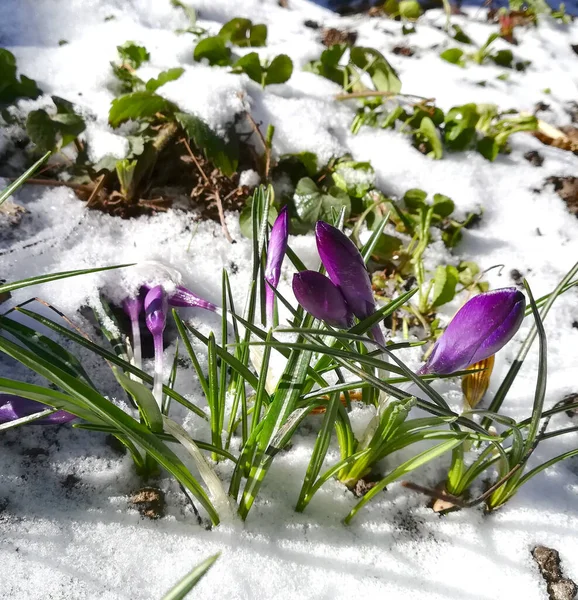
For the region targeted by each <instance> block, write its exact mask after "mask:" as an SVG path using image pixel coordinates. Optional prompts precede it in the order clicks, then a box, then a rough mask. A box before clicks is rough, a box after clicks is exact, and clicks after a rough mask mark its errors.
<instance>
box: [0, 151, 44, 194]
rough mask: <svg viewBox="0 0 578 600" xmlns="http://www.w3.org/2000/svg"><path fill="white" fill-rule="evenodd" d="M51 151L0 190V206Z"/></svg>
mask: <svg viewBox="0 0 578 600" xmlns="http://www.w3.org/2000/svg"><path fill="white" fill-rule="evenodd" d="M51 154H52V152H47V153H46V154H45V155H44V156H43V157H42V158H41V159H39V160H37V161H36V162H35V163H34V164H33V165H32V166H31V167H30V168H29V169H28V170H27V171H24V173H22V175H20V177H18V179H15V180H14V181H13V182H12V183H11V184H10V185H9V186H8V187H7V188H4V189H3V190H2V191H1V192H0V206H1V205H2V204H4V202H5V201H6V200H8V198H10V196H11V195H12V194H13V193H14V192H15V191H16V190H17V189H18V188H19V187H20V186H21V185H23V184H24V183H26V181H27V180H28V179H30V177H32V175H34V173H35V172H36V171H37V170H38V169H39V168H40V167H41V166H42V165H43V164H44V163H45V162H46V161H47V160H48V157H49V156H50V155H51Z"/></svg>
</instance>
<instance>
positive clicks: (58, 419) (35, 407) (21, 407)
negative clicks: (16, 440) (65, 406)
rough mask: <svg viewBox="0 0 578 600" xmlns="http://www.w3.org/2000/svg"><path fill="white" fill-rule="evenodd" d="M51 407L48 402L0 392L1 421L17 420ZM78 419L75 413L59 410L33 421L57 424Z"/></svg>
mask: <svg viewBox="0 0 578 600" xmlns="http://www.w3.org/2000/svg"><path fill="white" fill-rule="evenodd" d="M47 408H50V406H47V405H46V404H42V403H41V402H36V401H35V400H29V399H28V398H22V396H13V395H11V394H0V423H7V422H8V421H15V420H16V419H21V418H22V417H28V416H30V415H33V414H35V413H39V412H42V411H43V410H46V409H47ZM72 419H76V416H75V415H72V414H70V413H68V412H66V411H64V410H57V411H56V412H53V413H52V414H50V415H48V416H47V417H43V418H42V419H37V420H36V421H31V424H32V423H36V424H38V425H57V424H60V423H68V422H69V421H72Z"/></svg>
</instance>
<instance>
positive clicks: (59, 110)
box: [26, 96, 86, 152]
mask: <svg viewBox="0 0 578 600" xmlns="http://www.w3.org/2000/svg"><path fill="white" fill-rule="evenodd" d="M52 101H53V102H54V104H55V105H56V114H49V113H48V112H47V111H46V110H44V109H38V110H34V111H32V112H30V113H29V114H28V118H27V120H26V133H27V134H28V137H29V138H30V140H31V141H32V142H34V144H35V145H36V146H37V148H38V149H39V150H41V151H42V152H54V151H57V150H60V148H63V147H64V146H67V145H68V144H70V143H71V142H73V141H74V140H76V139H77V138H78V136H79V135H80V134H81V133H82V132H83V131H84V130H85V128H86V124H85V123H84V119H83V118H82V117H81V116H79V115H77V114H76V113H75V112H74V107H73V105H72V104H71V103H70V102H68V101H66V100H63V99H62V98H59V97H58V96H52Z"/></svg>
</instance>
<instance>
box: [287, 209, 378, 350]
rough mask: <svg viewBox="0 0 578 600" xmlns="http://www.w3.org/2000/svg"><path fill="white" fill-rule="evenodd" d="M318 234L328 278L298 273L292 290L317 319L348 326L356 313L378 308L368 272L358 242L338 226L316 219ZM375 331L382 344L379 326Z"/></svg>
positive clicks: (367, 313)
mask: <svg viewBox="0 0 578 600" xmlns="http://www.w3.org/2000/svg"><path fill="white" fill-rule="evenodd" d="M315 238H316V241H317V251H318V252H319V256H320V258H321V262H322V263H323V266H324V267H325V270H326V271H327V275H328V276H329V278H327V277H325V276H323V275H321V274H320V273H317V272H316V271H302V272H301V273H297V274H296V275H295V276H294V277H293V293H294V294H295V297H296V298H297V301H298V302H299V304H301V306H303V308H304V309H305V310H306V311H307V312H309V313H310V314H312V315H313V316H314V317H315V318H316V319H320V320H321V321H324V322H325V323H327V324H329V325H332V326H334V327H339V328H341V329H347V328H349V327H351V325H352V324H353V318H354V317H357V318H358V319H365V318H367V317H369V316H370V315H372V314H373V313H374V312H375V299H374V297H373V291H372V289H371V279H370V277H369V273H368V272H367V269H366V268H365V263H364V261H363V257H362V256H361V254H360V252H359V250H358V249H357V248H356V246H355V244H354V243H353V242H352V241H351V240H350V239H349V238H348V237H347V236H346V235H345V234H344V233H342V232H341V231H339V229H337V228H336V227H333V226H332V225H329V223H325V222H324V221H317V224H316V225H315ZM372 332H373V335H374V337H375V339H376V341H377V342H379V343H380V344H383V343H384V339H383V334H382V332H381V329H380V328H379V326H376V327H374V328H373V329H372Z"/></svg>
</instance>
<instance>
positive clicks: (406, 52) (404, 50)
mask: <svg viewBox="0 0 578 600" xmlns="http://www.w3.org/2000/svg"><path fill="white" fill-rule="evenodd" d="M392 52H393V53H394V54H396V55H397V56H408V57H409V56H413V55H414V54H415V50H413V48H410V47H409V46H395V48H393V49H392Z"/></svg>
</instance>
